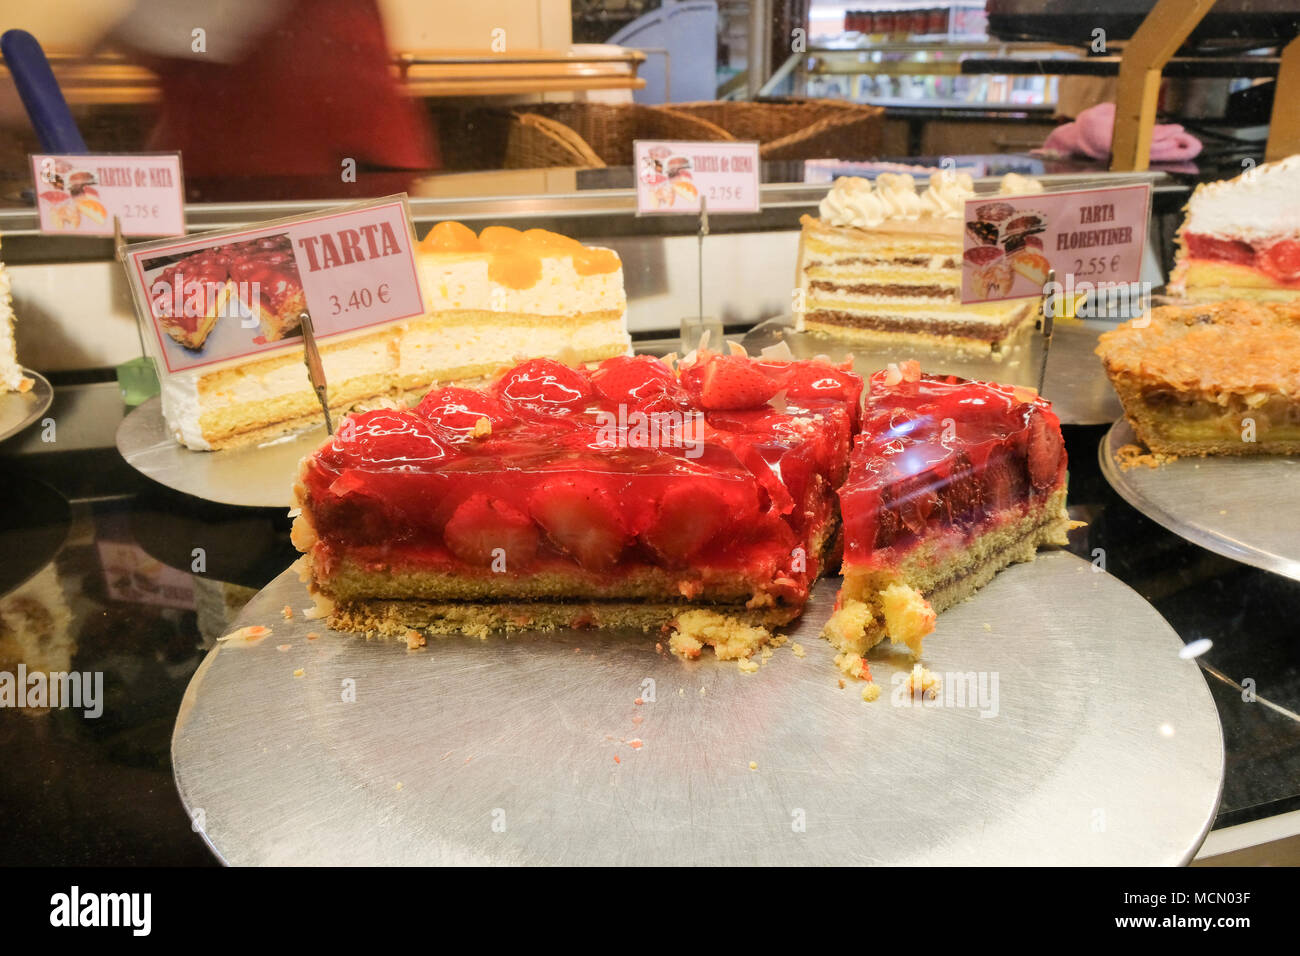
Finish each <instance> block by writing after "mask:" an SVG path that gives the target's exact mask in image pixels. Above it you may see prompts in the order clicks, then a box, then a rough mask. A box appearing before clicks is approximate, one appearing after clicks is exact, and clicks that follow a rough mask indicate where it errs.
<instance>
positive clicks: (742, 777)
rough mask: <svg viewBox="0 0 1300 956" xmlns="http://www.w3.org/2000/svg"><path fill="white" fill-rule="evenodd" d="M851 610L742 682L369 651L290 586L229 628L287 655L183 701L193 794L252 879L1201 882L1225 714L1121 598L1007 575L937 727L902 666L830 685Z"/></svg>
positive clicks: (1087, 577) (732, 675)
mask: <svg viewBox="0 0 1300 956" xmlns="http://www.w3.org/2000/svg"><path fill="white" fill-rule="evenodd" d="M837 586H838V582H837V581H835V580H825V581H822V582H820V583H819V584H818V585H817V587H816V590H815V592H814V597H813V599H812V601H811V603H810V606H809V607H808V609H807V611H806V612H805V614H804V616H803V618H802V621H801V622H800V623H799V624H798V625H797V626H795V627H793V629H792V631H791V632H790V634H791V638H792V641H794V642H798V643H799V644H800V645H801V650H802V653H803V654H804V656H803V657H799V656H796V654H795V651H794V648H793V646H792V644H786V645H785V646H784V647H781V648H779V649H777V650H776V651H775V653H774V654H773V655H772V656H771V658H770V659H769V660H767V661H766V662H765V663H763V664H762V665H761V666H760V668H759V669H758V671H757V672H756V673H752V674H746V673H742V672H741V671H740V670H739V668H738V666H737V665H736V663H734V662H722V661H718V660H716V659H714V658H713V657H712V656H711V652H709V651H707V650H706V651H705V654H704V657H702V658H701V660H699V661H696V662H691V663H684V662H682V661H680V660H678V659H677V658H675V657H673V656H672V655H671V654H669V653H668V652H667V648H666V646H665V647H664V648H663V649H662V650H660V649H658V648H657V647H656V644H657V642H658V643H663V639H662V637H661V636H658V635H645V634H640V633H635V634H628V633H619V632H611V631H556V632H551V633H534V634H521V635H514V636H511V637H510V638H508V639H507V638H506V637H504V636H491V637H489V638H487V639H486V640H477V639H474V638H469V637H451V638H430V639H429V640H428V644H427V646H425V647H423V648H420V649H416V650H408V648H407V645H406V642H405V641H392V640H372V641H367V640H365V639H364V638H362V637H361V636H359V635H353V634H345V633H337V632H333V631H330V630H329V629H328V628H327V627H325V626H324V623H323V622H321V621H309V620H304V619H303V615H302V608H303V607H305V606H306V605H307V604H308V601H307V594H306V592H305V590H304V586H303V585H302V584H301V583H300V582H299V581H298V579H297V576H296V574H294V573H293V572H292V571H286V572H285V573H284V574H282V575H280V576H279V577H278V578H276V579H275V580H274V581H272V582H271V584H269V585H268V586H267V587H266V588H265V589H264V590H263V591H261V592H260V593H259V594H258V595H257V597H255V598H254V599H253V600H252V601H251V602H250V603H249V604H248V605H247V607H246V608H245V609H244V611H243V613H242V615H241V616H240V618H239V620H238V621H237V622H236V623H235V624H234V625H232V630H233V628H235V627H240V626H243V625H252V624H260V625H266V626H269V627H270V628H271V630H272V633H271V635H270V636H268V637H265V638H263V639H262V640H260V641H257V642H254V643H248V642H246V641H243V640H242V639H236V640H231V641H226V642H220V643H218V644H217V646H216V647H214V648H213V649H212V650H211V651H210V652H209V654H208V656H207V657H206V658H205V659H204V661H203V663H202V664H201V666H200V667H199V670H198V671H197V673H196V674H195V675H194V678H193V680H192V681H191V683H190V686H189V688H188V690H187V691H186V694H185V698H184V701H183V703H182V705H181V710H180V714H179V716H178V717H177V720H176V726H175V730H174V732H173V737H172V760H173V766H174V768H175V774H176V782H177V786H178V789H179V791H180V795H181V799H182V800H183V802H184V804H185V806H186V807H187V808H188V810H189V812H190V814H191V816H192V818H193V819H194V821H195V826H196V829H198V830H199V831H200V832H201V834H202V836H203V838H204V839H205V840H206V841H207V843H208V844H209V846H210V847H211V848H212V849H213V851H214V852H215V853H216V854H217V855H218V856H219V857H220V858H221V859H222V860H224V861H225V862H227V863H230V864H240V865H256V864H369V865H384V866H389V865H400V864H462V863H463V864H619V865H621V864H634V865H636V864H683V865H685V864H786V865H803V866H807V865H822V864H980V865H990V864H1045V863H1047V864H1079V865H1087V864H1123V865H1152V864H1180V863H1186V862H1187V861H1188V860H1190V859H1191V857H1192V855H1193V854H1194V853H1195V851H1196V849H1197V848H1198V847H1199V846H1200V844H1201V841H1202V840H1203V839H1204V837H1205V834H1206V832H1207V831H1208V829H1209V827H1210V824H1211V821H1212V820H1213V817H1214V814H1215V811H1216V807H1217V804H1218V799H1219V791H1220V785H1221V781H1222V774H1223V741H1222V736H1221V734H1220V729H1219V721H1218V716H1217V713H1216V710H1215V707H1214V704H1213V702H1212V700H1211V698H1210V693H1209V690H1208V688H1207V687H1206V685H1205V681H1204V679H1203V678H1202V677H1201V674H1200V672H1199V670H1198V668H1197V666H1196V664H1195V663H1194V662H1193V661H1190V660H1183V659H1180V658H1179V651H1180V649H1181V648H1182V646H1183V645H1182V642H1181V641H1180V640H1179V638H1178V636H1177V634H1175V633H1174V631H1173V630H1172V629H1171V628H1170V627H1169V625H1168V624H1167V623H1166V622H1165V621H1164V619H1163V618H1161V617H1160V615H1159V614H1157V613H1156V612H1155V611H1154V610H1153V609H1152V608H1151V606H1150V605H1148V604H1147V603H1146V602H1145V601H1144V600H1143V599H1142V598H1141V597H1139V596H1138V595H1137V594H1136V593H1135V592H1133V591H1132V590H1130V589H1129V588H1128V587H1127V586H1126V585H1124V584H1123V583H1121V582H1120V581H1119V580H1117V579H1116V578H1113V577H1110V576H1109V575H1107V574H1106V573H1104V572H1101V571H1098V570H1095V569H1094V567H1093V565H1091V564H1089V563H1088V562H1086V561H1084V560H1082V559H1080V558H1078V557H1075V556H1074V555H1072V554H1070V553H1068V552H1065V551H1051V552H1044V553H1043V554H1042V555H1040V557H1039V559H1038V560H1037V561H1036V562H1033V563H1030V564H1022V565H1016V566H1013V567H1011V568H1009V569H1007V570H1006V571H1004V572H1002V573H1001V574H1000V575H998V577H997V578H995V579H994V581H993V582H992V583H991V584H989V585H988V586H987V587H985V588H984V589H983V590H981V591H980V592H979V593H977V594H976V595H975V596H974V597H973V598H972V599H971V600H969V601H967V602H965V603H963V604H960V605H958V606H957V607H954V608H952V609H950V610H949V611H947V612H946V613H944V614H943V615H942V616H941V617H940V618H939V622H938V628H937V630H936V631H935V633H933V634H931V635H930V636H929V637H928V638H927V639H926V643H925V658H924V659H925V663H926V664H927V665H928V666H929V667H930V668H931V669H932V670H933V671H935V672H937V673H939V674H940V675H941V676H944V677H946V679H947V680H948V686H949V687H950V688H952V689H953V690H952V691H951V692H949V693H948V695H947V696H944V694H943V692H942V691H941V694H940V697H939V698H937V700H938V701H939V703H940V704H941V706H935V705H934V704H929V705H923V704H921V703H919V702H917V701H914V700H912V699H910V698H907V697H906V696H904V695H903V694H902V693H901V692H900V690H899V689H898V688H897V687H896V682H897V681H898V680H899V679H901V677H902V676H903V675H905V674H906V673H908V671H909V669H910V664H909V663H908V661H907V659H906V658H905V657H894V658H891V657H889V656H888V655H885V656H884V657H882V659H879V660H876V661H875V662H874V663H873V665H872V666H873V669H874V672H875V678H876V681H877V683H879V684H880V686H881V688H882V691H883V693H882V695H881V697H880V699H878V700H876V701H874V702H865V701H863V700H862V698H861V688H862V686H863V685H862V684H860V683H858V682H855V681H852V680H847V679H846V680H845V685H846V686H844V687H841V686H840V678H841V677H842V675H841V674H840V672H839V671H838V670H837V669H836V667H835V665H834V663H833V661H832V658H833V656H834V650H833V649H832V647H831V646H830V645H829V644H828V643H826V642H825V641H823V640H821V639H820V638H819V637H818V632H819V630H820V628H821V626H822V624H823V623H824V622H825V620H826V619H827V617H828V616H829V614H830V611H831V607H832V603H833V600H834V595H835V590H836V587H837ZM286 605H288V606H289V607H291V608H293V609H294V616H293V617H292V619H289V620H286V619H285V618H284V617H283V615H282V609H283V608H284V607H285V606H286ZM309 632H316V633H318V634H319V637H318V638H317V639H315V640H309V639H308V637H307V635H308V633H309ZM755 659H756V660H759V659H760V658H757V657H756V658H755ZM962 674H967V675H969V677H970V680H971V683H969V684H968V683H965V682H964V680H963V678H962V677H961V676H960V675H962ZM981 681H982V682H983V683H982V684H981ZM959 686H962V687H970V688H974V690H973V692H971V693H969V694H963V695H961V697H960V698H959V696H958V695H957V694H956V692H955V691H956V688H958V687H959ZM980 687H982V688H983V691H982V692H981V691H980V690H979V689H978V688H980Z"/></svg>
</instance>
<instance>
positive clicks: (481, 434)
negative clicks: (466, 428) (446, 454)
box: [469, 417, 492, 438]
mask: <svg viewBox="0 0 1300 956" xmlns="http://www.w3.org/2000/svg"><path fill="white" fill-rule="evenodd" d="M491 434H492V422H491V420H489V419H488V418H486V417H484V418H480V419H479V420H478V421H476V422H475V423H474V430H473V431H472V432H470V433H469V436H470V437H471V438H487V436H488V435H491Z"/></svg>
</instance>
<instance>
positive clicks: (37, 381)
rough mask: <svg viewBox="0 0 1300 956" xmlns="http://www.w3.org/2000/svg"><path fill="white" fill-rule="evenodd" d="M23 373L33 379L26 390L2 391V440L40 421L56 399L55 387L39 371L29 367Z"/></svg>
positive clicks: (0, 402) (0, 414) (0, 418)
mask: <svg viewBox="0 0 1300 956" xmlns="http://www.w3.org/2000/svg"><path fill="white" fill-rule="evenodd" d="M23 374H24V375H25V376H27V377H28V378H30V379H31V380H32V387H31V388H29V389H28V390H27V391H25V392H0V441H4V440H5V439H6V438H12V437H13V436H14V435H17V434H18V433H19V432H21V431H23V430H24V429H26V428H28V427H29V426H31V425H33V424H35V423H36V422H38V421H40V418H41V416H42V415H44V414H45V413H46V412H47V411H48V410H49V407H50V403H51V402H53V401H54V389H53V388H52V387H51V386H50V383H49V381H48V380H47V379H46V378H45V376H44V375H42V374H40V373H39V372H33V371H32V370H31V369H29V368H25V369H23Z"/></svg>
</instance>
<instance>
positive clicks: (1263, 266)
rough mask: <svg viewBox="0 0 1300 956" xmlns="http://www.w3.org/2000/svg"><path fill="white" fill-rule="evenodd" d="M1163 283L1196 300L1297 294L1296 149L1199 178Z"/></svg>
mask: <svg viewBox="0 0 1300 956" xmlns="http://www.w3.org/2000/svg"><path fill="white" fill-rule="evenodd" d="M1186 213H1187V215H1186V217H1185V218H1184V219H1183V225H1182V227H1181V228H1180V229H1179V231H1178V249H1177V252H1176V254H1175V260H1174V271H1173V273H1172V274H1171V275H1170V277H1169V291H1170V293H1171V294H1172V295H1175V296H1183V297H1186V298H1188V299H1194V300H1197V301H1215V300H1217V299H1263V300H1269V301H1290V300H1292V299H1295V298H1296V297H1297V296H1300V156H1289V157H1287V158H1286V159H1283V160H1281V161H1279V162H1276V163H1264V164H1262V165H1259V166H1256V167H1254V168H1252V169H1248V170H1247V171H1246V172H1244V173H1242V174H1241V175H1240V176H1238V177H1237V178H1236V179H1228V180H1223V181H1220V182H1213V183H1202V184H1201V185H1199V186H1197V187H1196V189H1195V191H1194V192H1193V193H1192V196H1191V198H1190V199H1189V200H1188V201H1187V207H1186Z"/></svg>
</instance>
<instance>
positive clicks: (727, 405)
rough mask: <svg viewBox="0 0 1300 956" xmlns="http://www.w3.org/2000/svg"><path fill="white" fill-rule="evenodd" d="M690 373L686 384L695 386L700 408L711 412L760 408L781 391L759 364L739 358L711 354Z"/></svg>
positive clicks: (689, 386) (684, 381) (685, 379)
mask: <svg viewBox="0 0 1300 956" xmlns="http://www.w3.org/2000/svg"><path fill="white" fill-rule="evenodd" d="M690 372H691V373H692V374H691V376H690V379H689V383H688V380H687V378H686V377H685V376H684V377H683V383H684V384H687V388H691V385H692V384H693V385H694V386H695V389H693V390H695V391H696V394H697V396H698V400H699V404H700V407H702V408H705V409H709V410H714V409H716V410H728V409H740V408H758V407H759V406H760V405H764V404H766V403H767V401H768V400H769V399H771V397H772V396H773V395H775V394H776V393H777V392H778V391H780V388H781V386H780V385H778V384H777V383H776V382H775V381H773V380H772V379H771V378H770V377H768V375H767V374H766V373H765V372H764V371H763V370H762V368H761V367H760V366H759V364H758V363H757V362H754V361H752V360H751V359H747V358H743V357H741V356H739V355H710V356H709V359H708V361H707V362H705V363H703V366H702V367H701V366H700V365H699V364H697V365H695V366H693V367H692V368H691V369H690Z"/></svg>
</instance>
